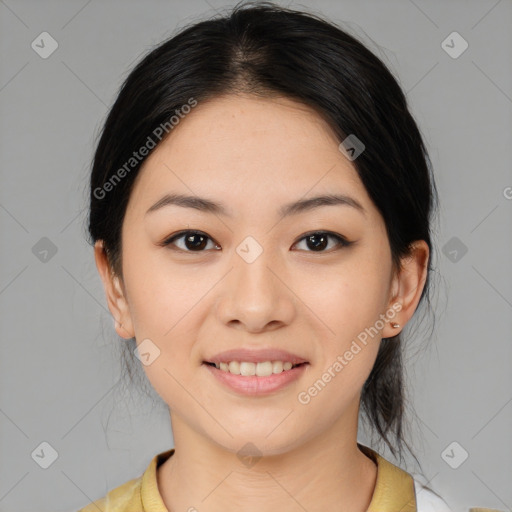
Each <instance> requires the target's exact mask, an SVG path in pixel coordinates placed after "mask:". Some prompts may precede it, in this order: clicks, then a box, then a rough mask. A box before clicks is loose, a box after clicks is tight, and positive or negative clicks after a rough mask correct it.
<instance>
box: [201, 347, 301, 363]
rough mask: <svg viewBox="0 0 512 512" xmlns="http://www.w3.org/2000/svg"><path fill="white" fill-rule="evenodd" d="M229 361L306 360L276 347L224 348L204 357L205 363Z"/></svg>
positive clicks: (296, 361)
mask: <svg viewBox="0 0 512 512" xmlns="http://www.w3.org/2000/svg"><path fill="white" fill-rule="evenodd" d="M230 361H241V362H242V361H246V362H248V363H260V362H265V361H283V362H287V361H289V362H290V363H292V364H301V363H307V362H308V361H307V360H306V359H304V358H303V357H300V356H298V355H297V354H293V353H291V352H288V351H286V350H280V349H277V348H268V349H249V348H240V349H232V350H226V351H225V352H220V353H219V354H216V355H214V356H212V357H210V358H208V359H205V360H204V361H203V362H205V363H229V362H230Z"/></svg>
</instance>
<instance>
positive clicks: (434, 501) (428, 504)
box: [414, 478, 452, 512]
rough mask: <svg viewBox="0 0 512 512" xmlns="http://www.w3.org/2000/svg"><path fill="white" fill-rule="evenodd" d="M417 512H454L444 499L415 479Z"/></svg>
mask: <svg viewBox="0 0 512 512" xmlns="http://www.w3.org/2000/svg"><path fill="white" fill-rule="evenodd" d="M414 491H415V492H416V508H417V512H452V510H451V509H450V507H448V505H447V504H446V503H445V502H444V501H443V499H442V498H441V497H440V496H438V495H437V494H435V493H434V492H432V491H431V490H429V489H427V488H426V487H424V486H423V485H422V483H421V482H420V481H418V480H416V478H414Z"/></svg>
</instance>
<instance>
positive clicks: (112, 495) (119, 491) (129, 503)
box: [78, 477, 144, 512]
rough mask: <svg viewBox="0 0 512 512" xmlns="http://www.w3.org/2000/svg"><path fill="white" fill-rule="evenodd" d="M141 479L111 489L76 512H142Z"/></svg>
mask: <svg viewBox="0 0 512 512" xmlns="http://www.w3.org/2000/svg"><path fill="white" fill-rule="evenodd" d="M141 483H142V477H138V478H134V479H132V480H129V481H128V482H126V483H124V484H122V485H120V486H118V487H116V488H115V489H112V490H111V491H109V492H108V493H107V495H106V496H104V497H103V498H100V499H98V500H96V501H94V502H91V503H89V505H87V506H86V507H84V508H81V509H80V510H79V511H78V512H99V511H100V512H135V511H141V510H144V509H143V508H142V499H141V492H140V489H141Z"/></svg>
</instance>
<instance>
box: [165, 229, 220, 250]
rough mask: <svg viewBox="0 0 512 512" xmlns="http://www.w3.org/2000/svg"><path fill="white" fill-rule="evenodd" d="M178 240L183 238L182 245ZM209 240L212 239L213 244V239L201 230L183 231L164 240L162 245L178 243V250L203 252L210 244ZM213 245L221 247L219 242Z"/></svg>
mask: <svg viewBox="0 0 512 512" xmlns="http://www.w3.org/2000/svg"><path fill="white" fill-rule="evenodd" d="M178 240H183V243H182V246H181V247H180V246H178V245H177V244H175V242H176V241H178ZM208 241H211V242H212V244H213V240H212V239H211V238H210V237H209V236H208V235H206V234H205V233H202V232H201V231H182V232H180V233H177V234H176V235H173V236H172V237H170V238H168V239H167V240H164V242H162V244H161V245H163V246H169V245H176V247H177V248H178V250H182V251H186V252H203V251H204V249H205V248H206V246H207V245H208ZM213 247H215V248H220V247H219V245H218V244H213Z"/></svg>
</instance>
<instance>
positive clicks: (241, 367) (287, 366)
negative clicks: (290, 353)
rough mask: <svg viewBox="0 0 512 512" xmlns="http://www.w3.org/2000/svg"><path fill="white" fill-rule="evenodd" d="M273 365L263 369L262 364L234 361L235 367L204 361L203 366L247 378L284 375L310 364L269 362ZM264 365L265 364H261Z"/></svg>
mask: <svg viewBox="0 0 512 512" xmlns="http://www.w3.org/2000/svg"><path fill="white" fill-rule="evenodd" d="M269 362H270V363H271V364H270V365H268V362H267V364H266V365H265V366H264V367H263V368H262V367H261V366H260V363H258V364H256V363H239V362H235V361H233V363H234V364H233V365H232V364H231V363H230V364H229V365H228V364H227V363H213V362H211V361H203V364H205V365H208V366H211V367H213V368H215V369H216V370H218V371H220V372H222V373H227V374H231V375H238V376H245V377H261V378H263V377H270V376H272V375H274V376H277V375H280V374H282V373H288V372H289V371H290V370H294V369H295V368H298V367H299V366H305V365H307V364H309V362H303V363H297V364H292V363H284V364H283V363H282V362H281V361H275V363H273V362H271V361H269ZM261 365H263V363H261Z"/></svg>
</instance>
